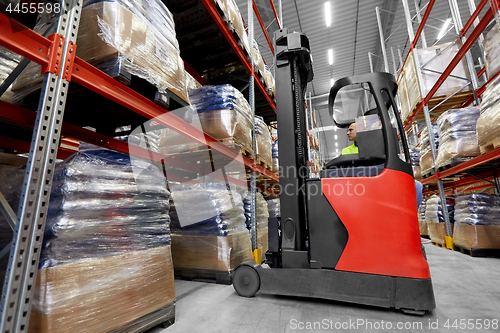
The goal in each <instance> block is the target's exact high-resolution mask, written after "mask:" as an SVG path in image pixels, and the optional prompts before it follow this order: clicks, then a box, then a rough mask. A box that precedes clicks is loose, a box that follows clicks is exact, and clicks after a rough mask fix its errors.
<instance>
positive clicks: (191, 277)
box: [174, 267, 234, 285]
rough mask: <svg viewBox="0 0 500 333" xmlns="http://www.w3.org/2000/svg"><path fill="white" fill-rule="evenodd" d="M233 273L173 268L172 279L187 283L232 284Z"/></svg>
mask: <svg viewBox="0 0 500 333" xmlns="http://www.w3.org/2000/svg"><path fill="white" fill-rule="evenodd" d="M233 273H234V271H233V270H231V271H215V270H208V269H197V268H181V267H174V277H175V278H176V279H181V280H187V281H201V282H212V283H215V284H225V285H231V284H233Z"/></svg>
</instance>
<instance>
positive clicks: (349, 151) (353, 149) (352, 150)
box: [342, 143, 359, 155]
mask: <svg viewBox="0 0 500 333" xmlns="http://www.w3.org/2000/svg"><path fill="white" fill-rule="evenodd" d="M358 153H359V149H358V147H357V146H356V145H355V144H354V143H353V144H352V145H350V146H347V147H345V148H344V149H342V155H347V154H358Z"/></svg>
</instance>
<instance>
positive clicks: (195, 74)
mask: <svg viewBox="0 0 500 333" xmlns="http://www.w3.org/2000/svg"><path fill="white" fill-rule="evenodd" d="M184 68H185V69H186V72H188V73H189V74H191V76H192V77H194V79H195V80H196V81H198V82H199V83H200V84H201V85H202V86H206V85H207V81H206V80H205V78H204V77H203V76H201V75H200V74H198V72H197V71H195V70H194V69H193V67H191V66H190V65H189V64H188V63H187V62H185V61H184Z"/></svg>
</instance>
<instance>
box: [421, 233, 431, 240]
mask: <svg viewBox="0 0 500 333" xmlns="http://www.w3.org/2000/svg"><path fill="white" fill-rule="evenodd" d="M420 237H422V238H425V239H431V238H430V237H429V235H422V234H420Z"/></svg>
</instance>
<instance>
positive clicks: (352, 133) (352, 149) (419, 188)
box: [342, 123, 424, 208]
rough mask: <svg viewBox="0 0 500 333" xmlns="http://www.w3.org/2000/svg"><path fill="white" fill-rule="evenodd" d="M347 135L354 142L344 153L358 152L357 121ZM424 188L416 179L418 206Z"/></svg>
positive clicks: (350, 127)
mask: <svg viewBox="0 0 500 333" xmlns="http://www.w3.org/2000/svg"><path fill="white" fill-rule="evenodd" d="M347 137H348V138H349V141H354V143H353V144H352V145H350V146H347V147H345V148H344V149H342V155H348V154H358V153H359V149H358V141H357V139H356V123H352V124H351V125H350V126H349V128H348V129H347ZM423 189H424V186H423V185H422V183H421V182H419V181H418V180H415V190H416V192H417V208H418V207H419V206H420V201H422V191H423Z"/></svg>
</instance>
